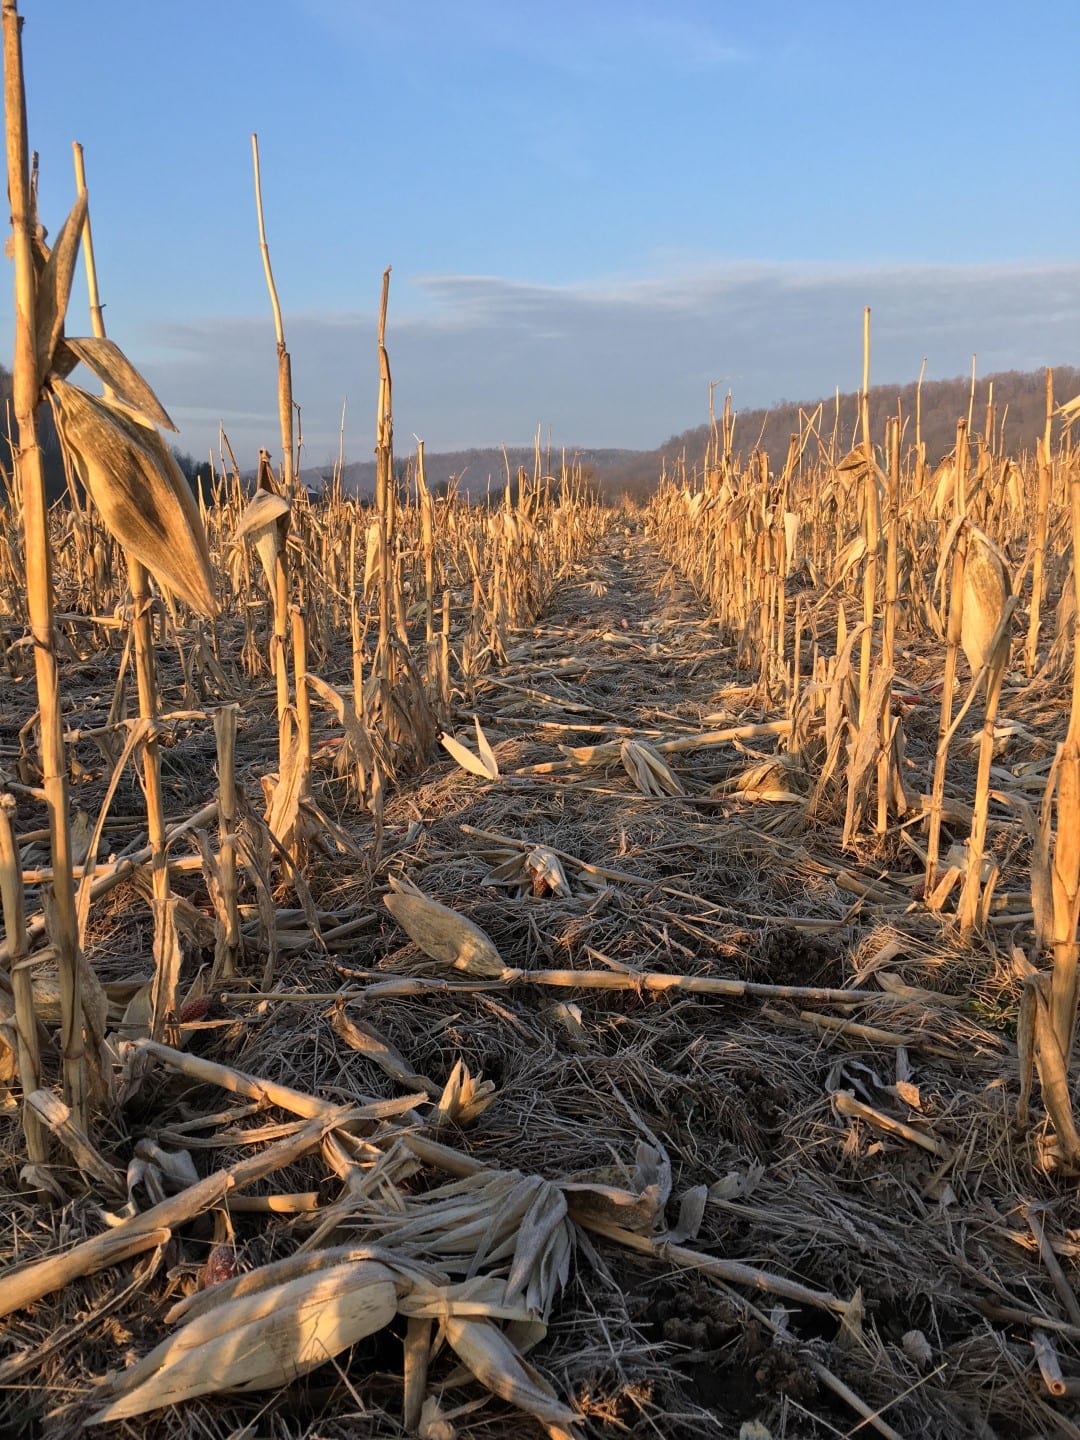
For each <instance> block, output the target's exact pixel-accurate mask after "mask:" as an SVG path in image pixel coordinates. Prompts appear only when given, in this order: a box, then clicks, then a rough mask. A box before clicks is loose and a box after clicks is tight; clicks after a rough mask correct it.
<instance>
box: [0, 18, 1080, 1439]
mask: <svg viewBox="0 0 1080 1440" xmlns="http://www.w3.org/2000/svg"><path fill="white" fill-rule="evenodd" d="M2 5H3V43H4V79H5V106H6V109H5V123H6V141H7V161H8V184H9V195H10V200H11V214H12V226H13V238H12V254H13V259H14V284H15V291H14V294H15V311H14V319H15V324H14V342H15V349H14V363H13V403H12V416H11V426H10V428H11V431H12V433H11V435H10V437H9V445H10V451H11V465H10V467H9V468H10V473H8V471H7V470H3V471H2V473H0V479H2V481H3V491H2V492H0V500H2V504H0V666H2V671H0V925H2V934H0V1126H3V1127H5V1128H4V1129H3V1131H2V1132H0V1133H3V1135H4V1137H5V1144H4V1146H3V1149H2V1151H0V1154H2V1157H3V1167H4V1194H5V1205H4V1207H3V1210H4V1216H3V1218H4V1221H5V1224H4V1227H3V1229H2V1230H0V1234H2V1235H3V1239H2V1240H0V1257H2V1260H0V1322H2V1326H0V1333H2V1335H3V1339H4V1345H3V1346H2V1347H0V1349H2V1354H0V1432H2V1433H3V1434H5V1435H6V1434H13V1435H14V1434H18V1433H32V1434H39V1433H40V1434H45V1435H49V1436H50V1437H55V1440H75V1437H77V1436H80V1435H83V1434H85V1433H87V1431H88V1429H89V1428H90V1427H97V1426H101V1427H112V1428H108V1433H109V1434H110V1435H112V1434H114V1433H117V1434H119V1433H120V1430H119V1429H116V1428H115V1427H116V1426H117V1425H120V1422H123V1423H122V1426H121V1429H122V1431H123V1433H124V1435H125V1436H133V1437H136V1440H152V1437H161V1436H180V1435H184V1436H187V1435H200V1436H202V1435H205V1436H207V1437H209V1440H218V1437H220V1440H224V1437H226V1436H240V1435H251V1436H254V1435H255V1434H264V1433H265V1434H267V1435H271V1434H272V1435H275V1436H277V1435H281V1436H286V1435H288V1436H296V1437H297V1440H316V1437H322V1440H326V1437H329V1440H337V1437H339V1436H345V1435H348V1436H350V1437H353V1436H357V1437H362V1440H364V1437H366V1440H375V1437H378V1436H388V1435H405V1434H409V1435H415V1436H417V1437H421V1440H469V1437H471V1436H474V1435H480V1434H485V1435H491V1436H496V1435H502V1434H509V1433H513V1434H515V1435H516V1434H520V1435H521V1436H522V1440H525V1437H541V1436H544V1435H547V1436H549V1437H552V1440H608V1437H614V1436H626V1435H655V1436H657V1437H658V1440H681V1437H683V1436H686V1435H713V1434H716V1435H720V1434H723V1435H727V1434H731V1435H732V1436H734V1435H740V1436H742V1437H746V1440H751V1437H757V1440H768V1437H769V1436H770V1435H780V1434H794V1433H796V1431H797V1432H798V1433H800V1434H802V1433H804V1430H805V1433H806V1434H808V1435H810V1434H814V1435H817V1434H822V1435H824V1434H855V1433H860V1434H861V1433H864V1432H865V1433H867V1434H870V1433H873V1434H875V1435H880V1436H883V1437H885V1440H902V1437H913V1436H916V1435H920V1436H921V1435H927V1436H932V1437H937V1440H950V1437H952V1436H955V1435H958V1434H968V1433H972V1434H975V1433H978V1434H979V1435H980V1436H984V1435H985V1436H986V1437H992V1436H1002V1437H1004V1436H1011V1435H1051V1434H1053V1435H1057V1434H1062V1435H1068V1436H1077V1435H1080V1427H1078V1423H1077V1419H1076V1418H1075V1411H1070V1408H1069V1406H1070V1404H1071V1403H1073V1402H1074V1401H1075V1397H1076V1396H1077V1395H1078V1394H1080V1301H1078V1299H1077V1293H1078V1287H1080V1245H1078V1235H1080V1214H1078V1212H1077V1209H1076V1203H1075V1189H1076V1181H1077V1176H1078V1175H1080V1132H1078V1129H1077V1122H1076V1114H1075V1097H1076V1093H1077V1083H1078V1074H1077V1060H1076V1053H1075V1052H1076V1046H1075V1043H1074V1042H1075V1029H1076V1018H1077V1002H1078V978H1077V977H1078V962H1080V947H1078V943H1077V924H1078V915H1080V669H1078V666H1077V656H1076V646H1077V616H1078V614H1080V566H1078V564H1077V554H1078V547H1080V451H1078V450H1077V449H1076V448H1075V446H1074V444H1073V434H1072V431H1073V429H1074V428H1075V424H1076V422H1077V420H1078V419H1080V397H1077V398H1076V399H1072V400H1069V401H1067V402H1066V403H1065V404H1063V405H1059V406H1057V407H1055V405H1054V401H1053V382H1052V377H1051V375H1050V374H1049V373H1048V374H1047V377H1046V415H1045V429H1044V431H1043V434H1042V435H1041V437H1040V439H1039V443H1038V446H1037V448H1036V450H1035V453H1034V454H1028V453H1026V452H1021V451H1016V452H1015V453H1007V450H1006V446H1005V443H1004V438H1003V437H1004V435H1005V433H1006V432H1005V423H1004V416H1001V417H999V416H998V414H997V409H996V405H997V402H996V401H995V399H994V396H993V393H990V394H988V395H987V399H986V407H985V412H983V410H982V406H981V404H980V405H979V406H978V407H977V406H976V403H975V400H976V388H975V387H976V381H975V379H974V375H973V381H972V392H971V402H970V406H969V413H968V414H967V415H963V416H960V417H959V418H958V421H957V424H956V432H955V433H956V439H955V444H954V445H953V446H952V449H951V451H950V453H949V454H947V455H944V456H937V455H929V456H928V453H927V445H926V443H924V440H923V428H922V413H923V412H922V407H923V403H924V401H923V393H922V380H921V377H920V385H919V388H918V389H917V391H916V409H915V414H914V417H909V416H908V415H906V414H904V413H903V412H902V411H901V410H900V409H899V408H897V409H896V411H895V412H894V413H893V414H890V415H889V416H888V418H887V420H886V422H885V424H884V426H883V427H882V428H881V430H880V433H873V432H872V430H871V423H870V415H871V412H870V391H869V384H870V315H869V311H866V312H865V313H864V316H863V339H864V349H863V375H862V385H861V388H860V392H859V395H858V400H857V405H855V406H852V407H850V408H851V409H852V410H853V413H851V414H846V415H845V414H843V413H841V405H840V401H839V399H838V400H837V404H836V409H835V414H834V415H832V416H830V415H829V414H828V413H827V407H826V406H825V405H817V406H816V407H815V408H814V409H813V410H812V411H803V412H801V416H800V421H799V425H798V429H797V432H796V433H793V434H792V435H791V436H790V439H789V440H788V443H787V447H786V450H785V451H783V452H782V453H778V454H777V455H776V456H773V457H770V456H769V455H768V454H767V453H765V451H764V450H763V449H761V448H760V447H759V446H754V445H751V446H749V447H748V448H746V449H740V447H739V443H738V441H739V440H740V439H741V437H740V436H739V434H738V419H737V416H736V413H735V411H734V408H733V403H732V399H731V397H730V396H728V397H727V398H726V400H725V401H724V404H723V407H722V411H721V412H720V413H719V414H718V413H717V406H716V403H715V397H714V393H713V388H712V387H710V390H709V395H708V420H709V424H708V429H707V438H706V440H705V443H704V454H703V455H701V456H693V457H687V456H686V455H682V456H680V457H678V458H677V459H675V460H674V461H672V460H668V461H666V462H665V466H664V473H663V474H662V475H661V476H660V477H658V485H657V488H656V490H655V493H654V494H653V495H652V497H651V499H650V500H649V502H648V504H647V505H645V506H639V505H635V504H631V503H629V502H623V503H619V504H617V505H614V504H609V503H605V502H604V500H603V497H602V494H601V491H600V489H599V486H598V484H597V482H596V480H595V477H594V476H592V475H591V474H590V473H589V472H588V471H587V470H586V469H585V468H584V467H583V466H582V465H581V464H579V463H577V462H576V461H574V460H573V459H569V460H568V459H567V458H566V457H565V456H564V457H563V458H561V459H560V458H559V457H557V456H556V457H554V458H553V457H552V455H551V453H550V451H549V452H548V453H546V454H545V453H544V451H543V448H542V446H541V442H540V432H539V431H538V432H537V435H536V442H535V447H534V452H533V459H532V464H531V468H530V466H529V465H528V463H526V464H525V465H523V466H517V467H514V466H513V465H512V463H511V459H510V456H509V454H508V453H507V452H504V453H503V458H504V460H505V474H504V475H502V474H500V476H499V479H498V483H497V484H496V483H494V482H492V481H488V484H487V492H486V494H482V493H481V490H480V487H481V486H482V485H483V478H484V477H478V476H470V477H469V481H470V486H471V487H472V489H471V493H470V491H469V490H467V489H466V488H465V483H464V480H463V477H462V476H461V475H459V476H457V478H456V479H451V480H450V481H449V483H446V484H441V485H440V484H436V483H435V478H434V477H435V476H437V475H438V474H439V473H440V472H439V471H438V470H437V469H436V468H435V463H434V459H433V456H432V455H431V454H426V453H425V445H424V442H423V440H420V439H417V441H416V447H415V450H414V451H412V452H411V453H409V454H408V455H404V454H402V453H398V452H396V451H395V437H394V387H393V383H392V371H391V356H392V354H394V353H395V349H394V345H395V342H394V321H393V312H392V310H391V305H390V271H389V269H387V270H386V272H385V273H384V274H383V276H382V280H381V288H380V289H379V290H378V292H377V293H378V301H379V303H378V311H377V320H373V323H372V334H371V337H370V342H371V345H372V354H373V356H374V357H375V358H377V364H378V389H377V394H372V395H370V396H369V397H367V403H371V404H372V406H373V410H374V420H375V459H376V466H375V470H376V481H375V489H374V494H373V495H372V496H371V497H370V498H365V497H362V496H361V495H359V494H353V493H350V491H349V488H348V485H347V483H346V474H345V467H344V410H343V412H342V442H341V450H340V452H339V457H338V463H337V465H336V466H335V467H334V473H333V476H332V478H331V479H330V481H329V482H328V483H326V484H325V486H324V488H323V489H322V490H321V492H320V493H314V492H313V491H312V490H309V488H308V485H307V483H306V480H307V478H308V477H309V476H310V474H311V472H309V471H303V472H302V471H301V463H300V457H301V454H302V447H301V437H300V431H299V414H300V410H299V407H298V406H297V404H296V403H295V400H294V398H293V381H294V377H293V374H292V362H291V359H290V355H289V351H288V349H287V348H286V343H285V327H284V320H283V316H282V310H281V305H280V302H279V299H278V293H277V288H276V285H275V282H274V278H273V273H272V271H271V268H270V251H269V244H268V241H267V232H266V224H265V217H264V211H263V195H262V183H261V175H260V170H259V151H258V145H257V142H256V140H255V137H254V136H252V157H253V161H254V181H255V201H256V216H257V221H258V237H259V247H260V251H259V253H260V258H261V261H262V264H263V269H264V273H265V277H266V281H267V285H268V289H269V295H270V302H271V309H272V312H273V317H274V327H275V337H276V354H277V386H276V395H277V400H278V407H277V414H276V420H275V421H274V422H273V423H272V425H271V428H272V429H273V430H274V432H275V433H274V436H273V437H269V436H268V437H266V440H267V443H266V445H265V447H264V448H262V449H258V448H257V447H256V448H255V452H254V453H252V454H250V455H241V456H240V458H239V459H238V458H237V456H235V455H234V454H233V450H232V447H231V445H230V442H229V439H228V436H227V435H226V434H225V433H224V430H222V432H221V435H220V442H219V444H218V446H217V453H216V454H213V453H212V454H211V455H210V458H209V462H208V464H207V465H206V466H205V468H204V469H203V470H202V473H201V474H200V476H199V477H198V478H197V479H196V480H195V481H194V482H190V483H189V480H188V478H187V477H186V476H185V474H184V473H183V472H182V470H181V468H180V465H179V464H178V461H177V457H176V455H174V453H173V451H172V450H171V449H170V447H169V444H168V443H167V441H166V439H165V438H164V437H163V434H162V432H163V431H171V430H172V429H173V426H172V422H171V420H170V417H169V414H168V411H167V410H166V409H165V407H164V405H163V403H162V400H161V399H159V398H158V397H157V396H156V395H155V394H154V392H153V391H152V389H151V388H150V386H149V385H148V384H147V382H146V380H145V379H144V378H143V376H142V375H141V374H140V373H139V371H138V370H137V369H136V368H135V366H133V365H132V364H131V362H130V361H129V360H128V359H127V358H126V356H125V355H124V353H123V351H122V350H121V349H120V347H119V345H118V343H117V342H116V340H114V339H113V338H111V337H106V335H105V330H104V323H103V319H102V313H103V311H102V303H101V299H100V297H99V294H98V276H97V270H96V266H95V261H94V250H93V244H92V237H91V228H90V193H89V190H88V186H87V179H86V171H85V167H84V163H83V155H82V151H81V148H80V147H78V146H76V148H75V161H76V167H75V185H74V190H75V194H74V200H73V202H72V205H71V210H70V213H69V214H68V216H67V218H66V219H65V220H64V222H63V224H62V225H61V226H60V228H59V231H58V233H57V235H56V238H55V240H54V242H53V244H52V246H51V247H50V246H49V245H48V244H47V243H46V238H47V234H46V231H45V229H44V227H43V226H42V224H41V223H40V220H39V216H38V214H37V193H38V192H37V183H36V168H35V169H33V170H32V168H31V162H30V150H29V144H28V137H27V133H26V113H25V95H24V92H23V65H22V49H21V36H20V24H21V21H20V17H19V15H18V13H17V5H16V0H2ZM95 219H96V220H97V221H98V222H99V223H100V219H101V211H100V208H99V209H98V210H96V212H95ZM99 238H100V237H99ZM121 239H123V237H121ZM80 257H81V258H82V261H83V263H84V266H85V272H86V276H87V281H88V294H87V301H88V307H89V324H88V325H86V326H82V325H80V324H79V322H77V321H76V320H75V319H74V318H73V317H74V316H75V315H76V314H77V313H78V310H77V304H76V302H75V300H74V299H73V280H74V275H75V273H76V270H77V264H78V261H79V258H80ZM250 262H251V263H252V265H254V264H255V263H256V262H255V258H254V256H253V255H252V256H251V257H250ZM103 278H104V277H103ZM105 283H106V284H115V277H112V278H111V279H108V280H105ZM378 283H379V281H378V276H377V275H376V276H373V277H372V286H373V289H372V299H373V300H374V298H375V294H376V291H375V288H374V287H375V286H376V285H378ZM284 293H285V288H284V287H283V294H284ZM69 328H70V329H80V328H85V329H87V330H88V331H89V332H90V333H89V334H88V335H86V336H84V337H78V336H74V337H73V336H69V335H68V333H67V332H68V329H69ZM79 367H81V370H80V369H79ZM296 382H297V386H298V391H297V393H302V391H301V388H300V387H301V386H302V383H303V377H302V376H301V375H300V374H299V373H298V374H297V376H296ZM1040 386H1041V381H1040ZM164 398H165V399H166V400H167V399H168V397H167V396H166V397H164ZM965 399H966V388H965ZM335 403H336V402H335ZM46 406H47V407H48V408H47V409H45V408H43V407H46ZM1041 406H1042V392H1041V388H1040V391H1039V423H1040V424H1041V421H1042V409H1041ZM177 413H179V411H177ZM50 416H51V421H50ZM52 422H54V424H55V429H56V431H57V434H58V437H59V441H60V444H61V447H62V452H63V456H64V463H65V473H66V481H67V484H66V490H65V493H64V494H63V495H62V496H61V498H59V499H57V500H56V501H55V503H53V504H52V505H51V506H50V505H49V504H47V501H46V490H45V472H44V466H43V459H42V444H41V439H42V433H43V427H45V428H47V427H48V426H49V424H50V423H52ZM951 427H952V419H951V418H950V421H949V431H948V434H949V436H950V437H951V434H952V428H951ZM49 433H51V432H49ZM946 443H948V442H946ZM238 448H239V447H238ZM525 457H526V461H528V451H527V450H526V451H525ZM934 462H937V463H934ZM189 468H190V467H189ZM515 468H516V474H515V473H512V472H513V470H514V469H515ZM796 1410H797V1412H798V1414H797V1416H796V1415H795V1414H794V1411H796ZM102 1433H105V1430H104V1429H103V1430H102Z"/></svg>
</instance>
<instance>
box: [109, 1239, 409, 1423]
mask: <svg viewBox="0 0 1080 1440" xmlns="http://www.w3.org/2000/svg"><path fill="white" fill-rule="evenodd" d="M395 1278H396V1277H395V1274H394V1272H393V1271H392V1270H390V1269H388V1268H387V1267H386V1266H385V1265H380V1264H377V1263H375V1262H370V1261H361V1262H359V1263H358V1264H351V1265H350V1264H345V1265H337V1266H334V1267H333V1268H332V1269H330V1270H326V1271H322V1272H320V1273H318V1274H317V1275H315V1276H307V1275H305V1276H300V1277H299V1278H297V1279H295V1280H291V1281H288V1282H286V1283H285V1284H283V1285H276V1286H273V1287H272V1288H271V1289H269V1290H263V1291H260V1292H258V1293H256V1294H254V1295H249V1296H246V1297H244V1298H241V1299H237V1300H232V1301H228V1302H226V1303H225V1304H218V1305H216V1306H215V1307H214V1308H212V1309H210V1310H207V1311H205V1312H204V1313H202V1314H201V1315H199V1316H198V1317H197V1318H196V1319H194V1320H191V1321H190V1322H189V1323H188V1324H187V1325H185V1326H184V1327H183V1328H182V1329H180V1330H179V1331H177V1333H176V1334H175V1335H172V1336H170V1337H169V1339H167V1340H165V1341H163V1342H162V1343H161V1344H160V1345H158V1346H157V1348H156V1349H154V1350H152V1351H151V1352H150V1354H149V1355H147V1356H146V1357H145V1358H144V1359H142V1360H140V1361H139V1362H138V1363H137V1364H136V1365H133V1366H132V1367H131V1369H129V1370H128V1371H127V1372H126V1373H125V1374H124V1375H123V1376H121V1377H120V1380H119V1381H118V1383H117V1386H116V1393H115V1396H114V1398H113V1399H112V1400H110V1401H109V1403H108V1404H107V1405H104V1406H103V1407H102V1408H101V1409H100V1410H98V1411H96V1412H95V1413H94V1414H93V1415H92V1416H91V1417H90V1420H89V1422H88V1423H89V1424H91V1425H101V1424H104V1423H105V1422H107V1421H112V1420H122V1419H125V1418H129V1417H131V1416H133V1415H143V1414H145V1413H146V1412H147V1411H149V1410H160V1409H161V1408H162V1407H163V1406H165V1405H176V1404H179V1403H180V1402H181V1401H183V1400H190V1399H193V1398H194V1397H195V1396H197V1395H212V1394H216V1393H217V1392H219V1391H226V1390H269V1389H273V1388H275V1387H276V1386H279V1385H287V1384H289V1383H290V1382H291V1381H293V1380H295V1379H296V1378H297V1376H299V1375H306V1374H307V1372H308V1371H309V1370H314V1369H315V1368H316V1366H318V1365H322V1364H324V1363H325V1362H326V1361H327V1360H328V1359H330V1358H331V1357H333V1356H334V1355H337V1354H339V1353H340V1352H341V1351H342V1350H345V1349H347V1348H348V1346H350V1345H353V1344H355V1343H356V1341H357V1340H361V1339H363V1338H364V1336H366V1335H372V1334H374V1332H375V1331H376V1330H381V1329H382V1328H383V1327H384V1326H385V1325H389V1323H390V1322H391V1320H393V1318H394V1316H395V1314H396V1313H397V1288H396V1284H395Z"/></svg>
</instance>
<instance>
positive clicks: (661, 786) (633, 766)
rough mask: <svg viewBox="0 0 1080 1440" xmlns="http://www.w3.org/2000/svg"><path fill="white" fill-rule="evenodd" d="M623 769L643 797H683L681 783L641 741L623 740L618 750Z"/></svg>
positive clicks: (649, 747)
mask: <svg viewBox="0 0 1080 1440" xmlns="http://www.w3.org/2000/svg"><path fill="white" fill-rule="evenodd" d="M619 755H620V758H621V760H622V763H623V769H624V770H625V771H626V773H627V774H628V775H629V776H630V779H631V780H632V781H633V782H634V784H635V785H636V786H637V788H638V789H639V790H640V791H641V793H642V794H643V795H684V794H685V793H686V792H685V790H684V789H683V785H682V781H681V780H680V779H679V778H678V776H676V775H675V774H674V773H673V772H672V770H671V769H670V768H669V766H668V765H667V763H666V761H664V760H663V759H662V758H661V757H660V756H659V755H658V754H657V753H656V751H655V750H654V749H653V748H652V746H651V745H646V744H645V742H644V741H643V740H624V741H623V742H622V745H621V746H620V749H619Z"/></svg>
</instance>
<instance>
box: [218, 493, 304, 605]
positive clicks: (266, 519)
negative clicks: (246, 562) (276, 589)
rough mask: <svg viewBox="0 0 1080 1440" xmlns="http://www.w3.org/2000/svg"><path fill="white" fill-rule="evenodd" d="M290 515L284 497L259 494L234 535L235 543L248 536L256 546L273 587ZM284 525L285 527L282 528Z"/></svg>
mask: <svg viewBox="0 0 1080 1440" xmlns="http://www.w3.org/2000/svg"><path fill="white" fill-rule="evenodd" d="M291 513H292V506H291V505H290V504H289V502H288V500H286V499H285V497H284V496H283V495H276V494H275V493H274V491H273V490H259V491H258V492H257V493H256V494H255V495H253V496H252V497H251V499H250V500H249V501H248V503H247V504H246V505H245V506H244V513H243V515H241V517H240V523H239V524H238V525H237V527H236V529H235V530H234V531H233V539H234V540H237V541H238V540H242V539H244V538H245V536H246V537H247V538H248V539H249V540H251V541H252V542H253V544H254V546H255V553H256V554H257V555H258V557H259V564H260V565H261V566H262V568H263V573H264V574H265V576H266V583H267V584H268V585H270V586H273V584H274V566H275V564H276V563H277V557H278V551H279V549H280V547H281V542H282V538H283V537H282V532H283V530H286V529H287V528H288V526H287V517H288V516H289V515H290V514H291ZM282 521H285V522H286V524H285V525H282V523H281V522H282Z"/></svg>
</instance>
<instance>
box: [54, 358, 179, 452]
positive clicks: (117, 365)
mask: <svg viewBox="0 0 1080 1440" xmlns="http://www.w3.org/2000/svg"><path fill="white" fill-rule="evenodd" d="M64 345H65V346H66V347H67V349H68V350H70V351H71V353H72V354H73V355H74V356H75V358H76V359H77V360H81V361H82V363H83V364H84V365H86V366H88V367H89V368H90V369H91V370H92V371H93V372H94V374H95V375H96V376H97V377H98V379H99V380H100V381H101V382H102V384H103V385H107V386H108V387H109V389H110V390H111V391H112V392H113V398H114V399H116V400H119V401H120V403H121V404H123V405H127V406H129V407H130V408H131V409H132V410H137V411H138V412H139V414H140V415H144V416H145V417H146V419H147V420H149V421H150V423H151V424H152V425H160V426H161V428H162V429H163V430H174V431H175V429H176V426H175V425H174V424H173V422H172V420H171V419H170V418H169V413H168V411H167V410H166V409H165V407H164V405H162V403H161V401H160V400H159V399H158V398H157V396H156V395H155V394H154V392H153V390H151V388H150V386H149V385H148V384H147V382H146V381H145V380H144V379H143V377H142V376H141V375H140V374H139V372H138V370H136V369H135V366H134V365H132V363H131V361H130V360H129V359H128V358H127V356H126V355H125V354H124V352H123V351H122V350H121V349H120V347H119V345H117V344H116V343H115V342H114V341H112V340H107V339H105V338H104V337H98V336H93V335H88V336H82V337H78V338H76V339H74V340H73V339H72V338H71V337H70V336H67V337H66V338H65V340H64Z"/></svg>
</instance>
